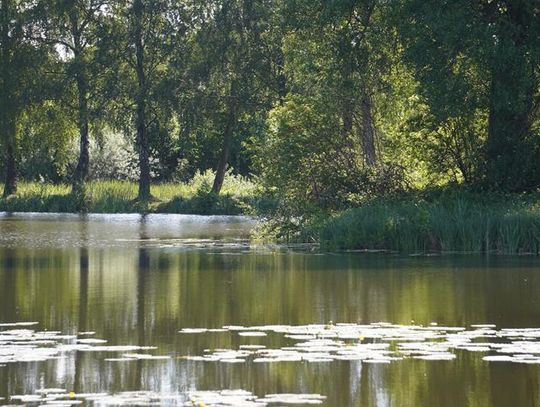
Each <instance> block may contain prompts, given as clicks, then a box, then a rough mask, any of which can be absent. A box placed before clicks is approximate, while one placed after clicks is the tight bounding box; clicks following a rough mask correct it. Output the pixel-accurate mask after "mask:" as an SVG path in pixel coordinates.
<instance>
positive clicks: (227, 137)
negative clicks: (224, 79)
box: [212, 101, 236, 194]
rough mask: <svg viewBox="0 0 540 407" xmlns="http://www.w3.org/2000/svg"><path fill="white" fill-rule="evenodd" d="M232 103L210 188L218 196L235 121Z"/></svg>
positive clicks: (234, 109)
mask: <svg viewBox="0 0 540 407" xmlns="http://www.w3.org/2000/svg"><path fill="white" fill-rule="evenodd" d="M232 103H233V106H231V107H230V110H229V115H228V117H227V124H226V125H225V131H224V134H223V148H222V149H221V156H220V157H219V162H218V165H217V168H216V177H215V178H214V185H213V186H212V192H213V193H215V194H219V193H220V192H221V188H222V187H223V181H224V180H225V173H226V171H227V163H228V161H229V151H230V146H231V141H232V136H233V133H234V127H235V126H234V124H235V121H236V108H235V106H234V103H235V102H234V101H233V102H232Z"/></svg>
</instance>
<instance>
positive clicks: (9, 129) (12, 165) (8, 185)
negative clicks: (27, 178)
mask: <svg viewBox="0 0 540 407" xmlns="http://www.w3.org/2000/svg"><path fill="white" fill-rule="evenodd" d="M4 131H5V132H6V133H7V134H5V136H6V137H5V138H6V146H5V149H6V151H5V158H6V167H5V168H6V181H5V184H4V197H7V196H9V195H14V194H16V193H17V178H18V176H17V175H18V174H17V160H16V151H17V145H16V143H17V139H16V125H15V122H14V121H13V123H10V124H8V125H7V126H6V127H5V128H4Z"/></svg>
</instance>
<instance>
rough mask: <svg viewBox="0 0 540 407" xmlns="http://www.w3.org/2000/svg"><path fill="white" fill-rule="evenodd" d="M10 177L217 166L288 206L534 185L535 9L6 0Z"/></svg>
mask: <svg viewBox="0 0 540 407" xmlns="http://www.w3.org/2000/svg"><path fill="white" fill-rule="evenodd" d="M0 149H1V153H2V158H1V160H2V161H1V163H2V168H1V170H0V171H1V175H2V177H3V179H4V191H3V194H4V196H9V195H12V194H16V192H17V182H18V180H20V179H23V180H42V181H44V182H52V183H59V182H65V183H71V184H72V185H73V191H74V193H76V194H78V195H80V196H82V197H83V198H84V194H85V184H86V183H87V182H88V181H89V180H91V179H101V178H125V179H133V180H137V181H138V183H139V199H140V200H141V201H148V200H150V199H151V195H150V184H151V183H152V182H165V181H180V180H187V179H190V178H191V177H192V176H193V175H194V174H195V173H196V172H197V171H206V170H208V169H211V170H213V171H214V172H215V180H214V183H213V186H212V191H213V193H216V194H219V192H220V190H221V187H222V185H223V180H224V177H225V174H226V172H227V171H232V172H233V173H235V174H240V175H243V176H248V177H256V178H257V180H258V182H260V183H262V184H263V185H264V186H266V187H268V188H269V189H270V190H273V191H274V192H275V193H276V194H278V195H279V196H280V197H281V198H282V200H283V201H284V202H287V203H288V205H289V206H290V207H293V208H294V207H297V208H298V209H299V210H308V209H306V208H309V207H317V208H321V207H322V208H338V207H342V206H344V205H349V204H354V203H355V202H357V201H358V200H359V199H361V198H362V197H364V196H372V195H378V194H385V193H391V192H395V191H401V190H405V189H407V188H423V187H425V186H428V185H448V184H464V185H468V186H470V187H471V188H474V189H479V190H497V191H507V192H521V191H531V190H535V189H537V188H540V1H539V0H472V1H465V0H436V1H435V0H206V1H202V0H0Z"/></svg>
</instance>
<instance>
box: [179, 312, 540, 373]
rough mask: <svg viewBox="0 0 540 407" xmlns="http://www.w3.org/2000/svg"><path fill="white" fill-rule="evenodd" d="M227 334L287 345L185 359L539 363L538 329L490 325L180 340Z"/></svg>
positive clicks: (350, 328)
mask: <svg viewBox="0 0 540 407" xmlns="http://www.w3.org/2000/svg"><path fill="white" fill-rule="evenodd" d="M223 331H225V332H232V333H237V334H238V335H239V336H243V337H265V336H267V335H268V334H278V335H282V336H283V337H284V338H288V339H290V340H291V341H292V343H290V344H289V345H288V346H284V347H281V348H267V347H266V346H265V345H264V344H263V343H261V344H260V345H240V347H239V348H238V349H213V350H210V349H207V350H205V352H204V354H203V355H189V356H185V359H187V360H193V361H204V362H223V363H243V362H247V361H252V362H254V363H270V362H300V361H307V362H332V361H336V360H361V361H362V362H364V363H391V362H392V361H396V360H401V359H404V358H412V359H422V360H452V359H455V358H456V351H470V352H484V353H487V355H486V356H484V357H483V359H484V360H485V361H490V362H497V361H501V362H515V363H530V364H532V363H540V328H524V329H500V330H498V329H496V327H495V325H491V324H483V325H471V327H470V328H469V329H467V328H465V327H448V326H438V325H437V324H436V323H432V324H431V325H429V326H421V325H396V324H390V323H385V322H379V323H373V324H369V325H361V324H345V323H344V324H327V325H323V324H318V325H316V324H312V325H300V326H289V325H264V326H250V327H244V326H225V327H223V328H220V329H205V328H185V329H182V330H181V331H180V333H183V334H204V333H206V332H223Z"/></svg>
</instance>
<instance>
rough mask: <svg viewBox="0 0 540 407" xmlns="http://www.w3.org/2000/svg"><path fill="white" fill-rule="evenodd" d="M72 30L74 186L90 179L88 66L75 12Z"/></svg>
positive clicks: (81, 185)
mask: <svg viewBox="0 0 540 407" xmlns="http://www.w3.org/2000/svg"><path fill="white" fill-rule="evenodd" d="M71 32H72V37H73V43H74V46H75V50H76V51H75V64H76V82H77V94H78V114H79V118H78V125H79V161H78V163H77V168H76V170H75V177H74V188H75V186H76V185H79V186H80V187H83V186H84V183H85V182H86V180H87V179H88V164H89V153H88V145H89V140H88V121H89V120H88V81H87V76H86V66H85V63H86V62H85V61H84V60H83V45H82V42H81V33H80V31H79V26H78V16H77V14H76V12H74V13H73V14H72V16H71Z"/></svg>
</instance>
